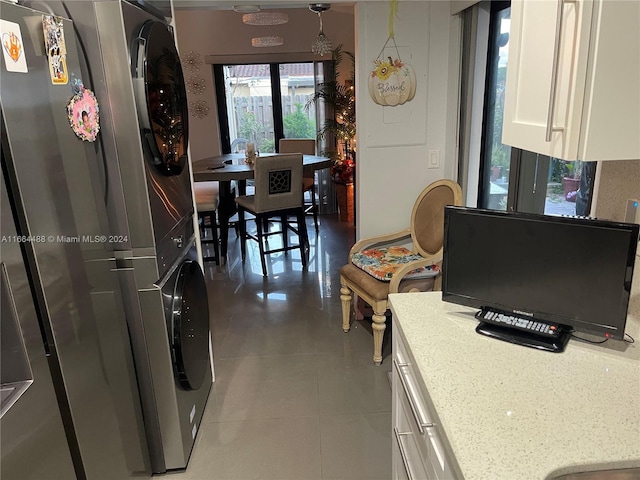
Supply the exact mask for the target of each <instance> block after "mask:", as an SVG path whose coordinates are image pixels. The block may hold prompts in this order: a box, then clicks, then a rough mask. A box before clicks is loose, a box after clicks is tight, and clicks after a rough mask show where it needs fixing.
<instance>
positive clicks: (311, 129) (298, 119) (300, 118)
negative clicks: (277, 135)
mask: <svg viewBox="0 0 640 480" xmlns="http://www.w3.org/2000/svg"><path fill="white" fill-rule="evenodd" d="M295 108H296V111H295V112H292V113H289V114H287V115H285V117H284V118H283V119H282V122H283V124H284V136H285V137H286V138H316V124H315V122H314V121H312V120H310V119H309V118H308V117H307V116H306V115H305V114H304V112H303V111H302V104H300V103H296V104H295Z"/></svg>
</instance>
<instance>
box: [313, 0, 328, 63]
mask: <svg viewBox="0 0 640 480" xmlns="http://www.w3.org/2000/svg"><path fill="white" fill-rule="evenodd" d="M330 8H331V5H330V4H328V3H311V4H309V10H311V11H312V12H315V13H317V14H318V18H320V32H319V33H318V36H317V37H316V40H315V41H314V42H313V43H312V44H311V51H312V52H313V53H315V54H316V55H320V56H321V57H322V56H323V55H324V54H325V53H329V52H331V40H329V37H327V36H326V35H325V34H324V31H323V30H322V12H326V11H327V10H329V9H330Z"/></svg>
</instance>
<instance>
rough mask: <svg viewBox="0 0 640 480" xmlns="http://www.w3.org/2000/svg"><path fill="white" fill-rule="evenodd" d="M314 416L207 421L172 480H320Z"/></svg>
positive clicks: (319, 461)
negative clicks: (183, 467) (184, 465)
mask: <svg viewBox="0 0 640 480" xmlns="http://www.w3.org/2000/svg"><path fill="white" fill-rule="evenodd" d="M320 463H321V456H320V432H319V424H318V417H300V418H287V419H278V420H249V421H243V422H224V423H210V424H208V425H207V427H206V428H203V429H202V431H201V432H200V433H199V435H198V439H197V441H196V445H195V448H194V452H193V454H192V457H191V460H190V462H189V466H188V468H187V470H186V472H184V473H180V474H173V475H170V476H168V477H167V478H168V479H171V480H320V479H321V478H322V473H321V466H320Z"/></svg>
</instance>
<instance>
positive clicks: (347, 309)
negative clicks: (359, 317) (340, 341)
mask: <svg viewBox="0 0 640 480" xmlns="http://www.w3.org/2000/svg"><path fill="white" fill-rule="evenodd" d="M341 280H342V279H341ZM341 283H342V287H341V288H340V301H341V302H342V330H344V332H345V333H346V332H348V331H349V330H350V329H351V322H350V320H351V300H352V294H351V290H349V287H347V286H346V285H345V284H344V281H342V282H341Z"/></svg>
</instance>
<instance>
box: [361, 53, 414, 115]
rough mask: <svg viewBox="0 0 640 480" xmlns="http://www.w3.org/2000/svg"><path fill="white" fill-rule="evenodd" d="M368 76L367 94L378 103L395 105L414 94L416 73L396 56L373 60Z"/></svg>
mask: <svg viewBox="0 0 640 480" xmlns="http://www.w3.org/2000/svg"><path fill="white" fill-rule="evenodd" d="M373 64H374V66H375V68H374V69H373V70H372V71H371V75H370V77H369V95H371V98H372V99H373V101H374V102H376V103H377V104H378V105H383V106H389V107H395V106H396V105H402V104H404V103H406V102H409V101H411V100H412V99H413V97H414V96H415V94H416V74H415V72H414V71H413V68H411V66H410V65H408V64H406V63H404V62H403V61H402V60H401V59H400V58H399V56H398V58H396V59H392V58H391V57H387V60H380V59H377V60H374V62H373Z"/></svg>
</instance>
